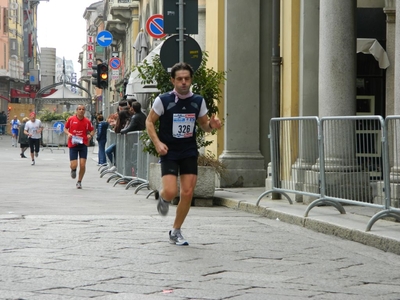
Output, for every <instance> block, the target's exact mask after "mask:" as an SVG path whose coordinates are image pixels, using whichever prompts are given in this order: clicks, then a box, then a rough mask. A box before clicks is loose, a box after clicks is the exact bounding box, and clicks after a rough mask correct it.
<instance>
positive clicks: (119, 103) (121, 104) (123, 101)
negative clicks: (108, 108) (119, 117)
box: [118, 100, 129, 107]
mask: <svg viewBox="0 0 400 300" xmlns="http://www.w3.org/2000/svg"><path fill="white" fill-rule="evenodd" d="M118 106H121V107H124V106H129V103H128V101H126V100H121V101H119V102H118Z"/></svg>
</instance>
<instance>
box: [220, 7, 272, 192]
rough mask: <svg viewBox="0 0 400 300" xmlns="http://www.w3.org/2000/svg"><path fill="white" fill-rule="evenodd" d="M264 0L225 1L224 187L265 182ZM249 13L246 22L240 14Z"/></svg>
mask: <svg viewBox="0 0 400 300" xmlns="http://www.w3.org/2000/svg"><path fill="white" fill-rule="evenodd" d="M260 1H261V0H248V1H243V0H226V1H225V70H228V74H227V81H226V84H225V99H226V101H225V107H224V110H225V115H224V118H225V120H224V121H225V124H224V127H223V129H224V136H225V139H224V151H223V153H222V154H221V156H220V157H219V158H220V160H221V161H222V162H223V163H224V164H225V165H226V166H227V172H226V176H225V177H224V178H221V181H220V185H221V187H230V186H236V187H240V186H246V187H251V186H264V185H265V177H266V170H265V166H264V157H263V156H262V154H261V152H260V139H261V138H267V137H260V129H259V127H260V115H259V111H260V109H259V108H260V80H259V77H260V53H259V49H260V17H261V16H260ZM243 12H246V13H245V18H246V21H245V22H240V26H238V17H239V16H243Z"/></svg>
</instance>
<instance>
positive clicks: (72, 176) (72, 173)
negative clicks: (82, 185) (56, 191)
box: [71, 169, 76, 179]
mask: <svg viewBox="0 0 400 300" xmlns="http://www.w3.org/2000/svg"><path fill="white" fill-rule="evenodd" d="M71 178H72V179H75V178H76V169H75V170H71Z"/></svg>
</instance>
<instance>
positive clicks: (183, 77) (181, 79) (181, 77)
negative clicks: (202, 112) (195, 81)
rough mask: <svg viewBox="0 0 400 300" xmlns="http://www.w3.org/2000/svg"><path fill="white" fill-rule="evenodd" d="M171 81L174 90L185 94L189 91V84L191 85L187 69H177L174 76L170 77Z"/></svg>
mask: <svg viewBox="0 0 400 300" xmlns="http://www.w3.org/2000/svg"><path fill="white" fill-rule="evenodd" d="M171 82H172V84H173V85H174V87H175V90H176V91H177V92H178V93H179V94H181V95H186V94H188V93H189V91H190V86H191V85H192V77H190V72H189V71H187V70H179V71H176V73H175V78H171Z"/></svg>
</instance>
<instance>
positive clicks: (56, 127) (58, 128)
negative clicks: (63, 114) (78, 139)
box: [53, 121, 64, 134]
mask: <svg viewBox="0 0 400 300" xmlns="http://www.w3.org/2000/svg"><path fill="white" fill-rule="evenodd" d="M53 128H54V131H55V132H56V133H57V134H61V133H63V132H64V123H62V122H60V121H57V122H55V123H54V124H53Z"/></svg>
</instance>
